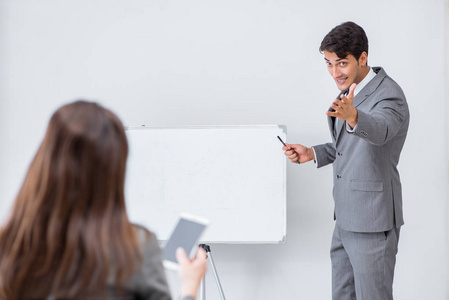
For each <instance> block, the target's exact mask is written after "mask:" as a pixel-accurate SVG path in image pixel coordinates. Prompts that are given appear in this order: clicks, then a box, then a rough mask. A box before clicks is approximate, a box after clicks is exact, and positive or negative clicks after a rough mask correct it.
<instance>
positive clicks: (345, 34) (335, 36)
mask: <svg viewBox="0 0 449 300" xmlns="http://www.w3.org/2000/svg"><path fill="white" fill-rule="evenodd" d="M324 50H326V51H329V52H334V53H335V54H337V56H338V57H339V58H345V57H346V56H348V55H349V54H352V55H353V56H354V57H355V59H357V60H358V59H359V58H360V55H361V54H362V53H363V52H366V54H368V38H367V37H366V34H365V31H364V30H363V28H362V27H360V26H359V25H357V24H356V23H354V22H345V23H342V24H340V25H338V26H336V27H335V28H334V29H332V30H331V31H330V32H329V33H328V34H327V35H326V36H325V37H324V39H323V41H322V42H321V46H320V52H321V53H323V52H324Z"/></svg>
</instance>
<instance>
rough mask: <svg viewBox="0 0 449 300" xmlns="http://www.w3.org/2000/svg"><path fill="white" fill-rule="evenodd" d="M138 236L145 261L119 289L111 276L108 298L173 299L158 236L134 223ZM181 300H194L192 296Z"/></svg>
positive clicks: (121, 299) (122, 299) (133, 299)
mask: <svg viewBox="0 0 449 300" xmlns="http://www.w3.org/2000/svg"><path fill="white" fill-rule="evenodd" d="M134 228H135V230H136V234H137V238H138V240H139V244H140V247H141V250H142V254H143V261H142V264H141V265H140V266H138V267H137V268H136V269H135V270H134V273H133V274H132V276H131V277H130V278H129V279H128V280H127V281H126V282H125V283H124V284H123V286H122V289H121V290H118V289H117V288H116V287H115V286H114V285H113V282H114V280H113V279H114V278H113V277H111V278H109V286H108V289H107V291H106V295H107V297H106V299H108V300H115V299H116V300H136V299H138V300H172V297H171V294H170V289H169V286H168V283H167V279H166V277H165V270H164V267H163V264H162V251H161V248H160V247H159V243H158V240H157V237H156V235H155V234H154V233H152V232H150V231H148V230H147V229H146V228H145V227H143V226H139V225H134ZM181 300H194V299H193V298H192V297H190V296H185V297H182V298H181Z"/></svg>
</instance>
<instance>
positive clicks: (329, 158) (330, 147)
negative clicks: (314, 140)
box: [312, 143, 336, 168]
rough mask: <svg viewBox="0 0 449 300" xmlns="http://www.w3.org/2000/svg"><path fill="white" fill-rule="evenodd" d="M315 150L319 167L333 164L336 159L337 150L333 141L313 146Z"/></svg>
mask: <svg viewBox="0 0 449 300" xmlns="http://www.w3.org/2000/svg"><path fill="white" fill-rule="evenodd" d="M312 148H313V149H314V150H315V160H316V165H317V168H321V167H324V166H326V165H328V164H331V163H333V162H334V160H335V156H336V150H335V147H334V144H333V143H326V144H321V145H316V146H312Z"/></svg>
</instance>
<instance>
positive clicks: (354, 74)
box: [324, 50, 367, 91]
mask: <svg viewBox="0 0 449 300" xmlns="http://www.w3.org/2000/svg"><path fill="white" fill-rule="evenodd" d="M324 60H325V61H326V65H327V69H328V71H329V74H331V76H332V78H334V80H335V83H336V84H337V87H338V89H339V90H340V91H344V90H346V89H348V88H349V86H351V84H353V83H354V82H355V83H356V84H359V83H360V81H362V79H363V78H364V77H365V75H366V72H364V71H363V69H364V68H365V67H366V61H367V54H366V52H363V53H362V55H360V58H359V60H357V59H355V57H354V55H352V54H349V55H348V56H346V57H345V58H339V57H338V56H337V54H335V52H329V51H326V50H324Z"/></svg>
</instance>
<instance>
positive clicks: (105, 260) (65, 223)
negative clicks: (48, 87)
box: [0, 101, 140, 300]
mask: <svg viewBox="0 0 449 300" xmlns="http://www.w3.org/2000/svg"><path fill="white" fill-rule="evenodd" d="M127 154H128V144H127V141H126V136H125V132H124V128H123V125H122V123H121V122H120V120H119V119H118V118H117V116H116V115H115V114H113V113H112V112H111V111H109V110H107V109H105V108H103V107H101V106H99V105H98V104H95V103H91V102H86V101H77V102H74V103H71V104H68V105H65V106H63V107H61V108H60V109H58V110H57V111H56V112H55V113H54V114H53V116H52V117H51V119H50V123H49V125H48V128H47V132H46V134H45V137H44V140H43V142H42V144H41V145H40V148H39V150H38V151H37V153H36V155H35V157H34V159H33V161H32V162H31V165H30V167H29V169H28V173H27V174H26V177H25V180H24V182H23V185H22V187H21V189H20V191H19V193H18V195H17V197H16V199H15V202H14V205H13V208H12V212H11V216H10V218H9V220H8V221H7V223H6V224H5V225H4V226H3V227H2V229H1V230H0V298H1V299H4V300H9V299H36V298H46V297H47V296H50V295H52V296H53V297H54V298H56V299H58V298H80V297H86V296H94V295H97V294H99V293H100V294H101V291H102V290H103V291H104V289H105V287H106V284H107V280H108V278H115V279H116V284H117V285H120V283H121V282H122V281H123V280H125V279H126V278H127V277H128V276H130V275H131V273H132V271H133V270H134V267H135V266H136V264H137V263H138V262H139V260H140V251H139V247H138V243H137V238H136V234H135V232H134V230H133V227H132V225H131V224H130V223H129V220H128V217H127V214H126V209H125V199H124V180H125V169H126V158H127Z"/></svg>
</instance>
